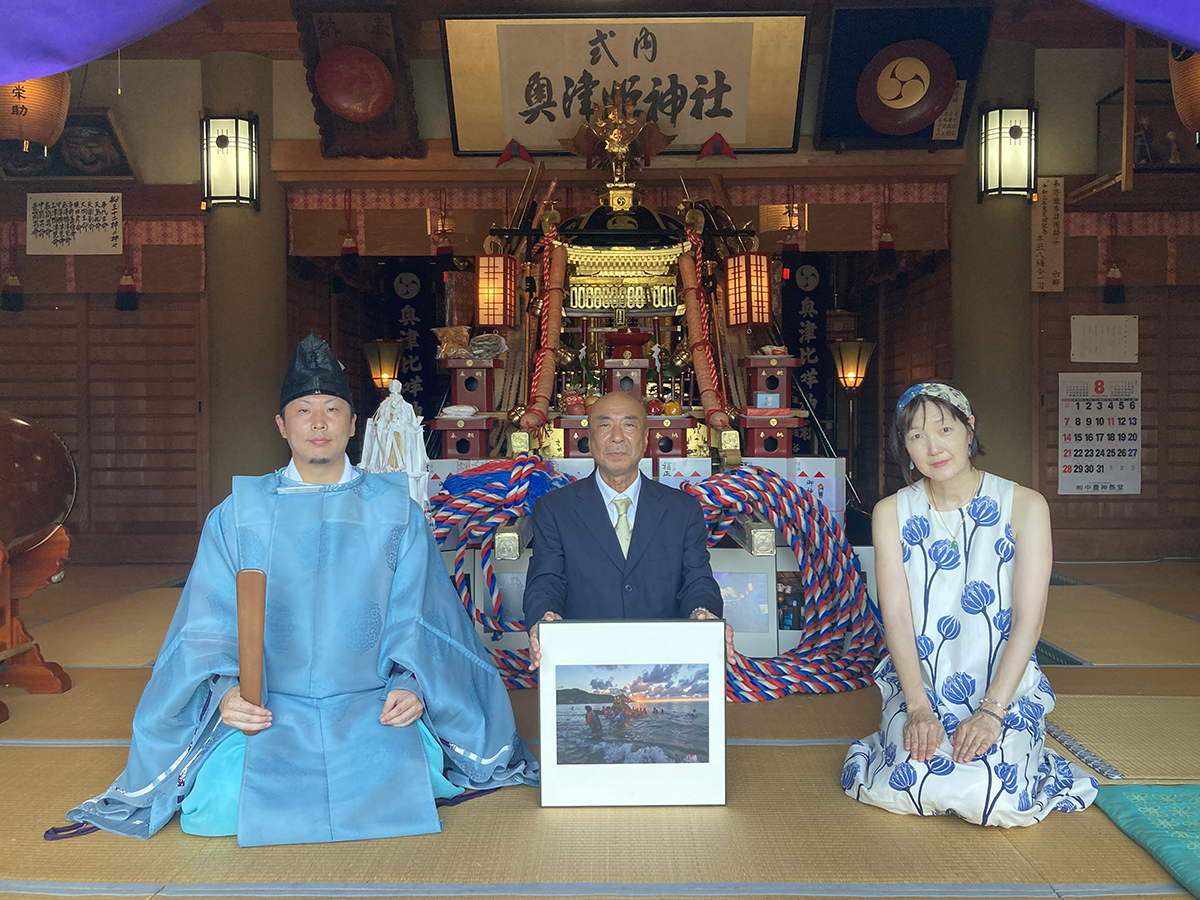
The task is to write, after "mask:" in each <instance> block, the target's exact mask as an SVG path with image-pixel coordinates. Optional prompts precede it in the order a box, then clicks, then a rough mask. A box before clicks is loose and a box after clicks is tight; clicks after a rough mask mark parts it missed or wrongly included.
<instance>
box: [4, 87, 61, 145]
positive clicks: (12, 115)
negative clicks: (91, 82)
mask: <svg viewBox="0 0 1200 900" xmlns="http://www.w3.org/2000/svg"><path fill="white" fill-rule="evenodd" d="M0 98H2V99H3V101H4V102H3V104H2V105H0V141H20V142H21V144H22V146H21V147H19V148H15V149H18V150H20V151H22V152H25V153H31V152H38V153H40V154H44V152H45V148H46V147H49V146H50V145H51V144H53V143H54V142H55V141H57V140H58V139H59V137H60V136H61V135H62V131H63V125H65V124H66V121H67V104H69V103H70V102H71V79H70V77H69V76H68V75H67V73H66V72H59V73H58V74H57V75H46V76H44V77H42V78H30V79H29V80H27V81H15V82H13V83H12V84H5V85H0Z"/></svg>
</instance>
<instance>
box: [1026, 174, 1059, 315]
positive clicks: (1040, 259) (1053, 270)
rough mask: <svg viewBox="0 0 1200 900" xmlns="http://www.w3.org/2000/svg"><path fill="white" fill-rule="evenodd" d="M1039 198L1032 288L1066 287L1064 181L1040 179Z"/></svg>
mask: <svg viewBox="0 0 1200 900" xmlns="http://www.w3.org/2000/svg"><path fill="white" fill-rule="evenodd" d="M1037 197H1038V198H1037V201H1036V202H1035V203H1034V204H1033V215H1032V216H1031V218H1030V221H1031V222H1032V228H1033V234H1032V236H1031V241H1030V249H1031V251H1032V253H1033V287H1032V289H1033V290H1035V291H1051V292H1061V291H1062V289H1063V237H1064V236H1063V201H1064V199H1065V197H1064V195H1063V180H1062V179H1061V178H1039V179H1038V193H1037Z"/></svg>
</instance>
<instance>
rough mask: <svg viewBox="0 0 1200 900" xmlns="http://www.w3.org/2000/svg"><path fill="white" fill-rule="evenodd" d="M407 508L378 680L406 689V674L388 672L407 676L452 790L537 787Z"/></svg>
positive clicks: (532, 764) (420, 527)
mask: <svg viewBox="0 0 1200 900" xmlns="http://www.w3.org/2000/svg"><path fill="white" fill-rule="evenodd" d="M410 508H411V513H410V516H409V520H408V524H407V526H406V528H405V533H404V535H403V537H402V539H401V542H400V548H399V554H398V560H397V565H396V574H395V578H394V580H393V583H392V593H391V598H390V601H389V605H388V616H387V630H386V633H385V634H384V638H383V652H382V653H381V657H380V666H381V677H382V678H383V679H384V680H385V681H387V682H388V683H389V685H390V686H392V687H405V682H406V681H407V679H406V678H404V677H403V674H401V677H399V678H397V677H396V676H394V675H393V673H396V672H399V673H410V674H411V676H412V679H413V680H414V681H415V684H416V686H417V688H418V690H417V691H415V693H418V695H419V696H420V697H421V699H422V701H423V703H424V704H425V712H424V714H423V718H424V721H425V723H426V725H427V726H429V729H430V731H432V732H433V734H434V736H435V737H436V738H437V739H438V740H439V742H440V743H441V745H442V747H443V749H444V751H445V755H446V760H447V763H448V765H449V771H448V772H447V775H446V777H447V778H449V779H450V781H452V782H453V783H454V784H457V785H458V786H460V787H466V788H484V787H499V786H501V785H508V784H536V783H537V762H536V761H535V760H534V758H533V757H532V756H531V755H530V754H529V751H528V749H527V748H526V747H525V744H524V742H523V741H522V740H521V738H520V736H519V735H518V734H517V728H516V722H515V720H514V718H513V713H512V704H511V703H510V702H509V699H508V690H507V689H506V688H505V686H504V682H503V681H502V680H501V679H500V674H499V673H498V672H497V671H496V667H495V665H494V664H493V663H492V660H491V658H490V657H489V655H488V653H487V651H486V650H485V649H484V647H483V644H482V642H481V641H480V640H479V635H478V634H477V633H476V632H475V628H474V626H473V625H472V624H471V620H470V618H469V617H468V616H467V612H466V610H465V609H463V605H462V601H461V600H460V599H459V596H458V593H457V592H456V591H455V590H454V586H453V584H451V582H450V576H449V575H448V574H447V573H446V568H445V566H444V565H443V564H442V557H441V552H440V551H439V549H438V546H437V543H436V541H434V539H433V535H432V533H431V532H430V530H429V526H428V525H427V524H426V522H425V516H424V514H423V513H422V512H421V508H420V507H419V506H418V505H417V504H416V503H414V502H411V501H410ZM409 683H411V682H409Z"/></svg>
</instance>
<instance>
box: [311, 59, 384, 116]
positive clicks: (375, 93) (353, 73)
mask: <svg viewBox="0 0 1200 900" xmlns="http://www.w3.org/2000/svg"><path fill="white" fill-rule="evenodd" d="M315 80H316V85H317V94H318V95H319V96H320V98H321V99H322V100H324V101H325V105H326V106H328V107H329V108H330V109H331V110H332V111H333V112H334V113H335V114H336V115H339V116H341V117H342V118H343V119H349V120H350V121H351V122H373V121H375V120H376V119H378V118H379V117H380V116H382V115H383V114H384V113H385V112H387V111H388V110H389V109H391V107H392V100H393V99H394V98H395V96H396V87H395V84H394V83H393V81H392V73H391V72H390V71H389V70H388V67H387V66H386V65H384V63H383V60H381V59H380V58H379V57H378V56H376V55H375V54H374V53H372V52H371V51H370V50H364V49H363V48H362V47H354V46H351V45H349V44H345V45H343V46H341V47H335V48H334V49H333V50H330V51H329V52H328V53H325V54H322V56H321V61H320V62H319V63H317V70H316V73H315Z"/></svg>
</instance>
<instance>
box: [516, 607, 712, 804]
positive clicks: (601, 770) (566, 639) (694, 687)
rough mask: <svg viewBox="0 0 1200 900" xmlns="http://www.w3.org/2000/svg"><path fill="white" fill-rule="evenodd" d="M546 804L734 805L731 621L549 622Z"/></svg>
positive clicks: (542, 691)
mask: <svg viewBox="0 0 1200 900" xmlns="http://www.w3.org/2000/svg"><path fill="white" fill-rule="evenodd" d="M539 635H540V640H541V646H542V666H541V669H540V671H539V675H538V685H539V687H538V704H539V711H540V723H539V738H540V742H539V746H540V748H541V754H540V757H541V766H542V785H541V790H542V806H720V805H723V804H724V803H725V623H724V622H723V621H722V620H707V621H698V620H694V619H684V620H680V621H671V622H663V621H653V622H644V621H643V622H639V621H615V622H613V621H610V622H580V621H573V622H567V621H560V622H543V623H541V625H540V626H539Z"/></svg>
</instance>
